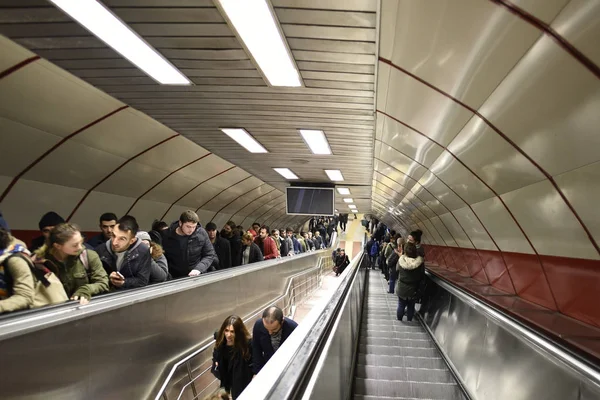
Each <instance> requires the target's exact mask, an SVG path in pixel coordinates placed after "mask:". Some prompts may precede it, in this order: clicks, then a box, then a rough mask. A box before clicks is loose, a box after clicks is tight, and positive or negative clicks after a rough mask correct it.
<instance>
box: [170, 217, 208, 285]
mask: <svg viewBox="0 0 600 400" xmlns="http://www.w3.org/2000/svg"><path fill="white" fill-rule="evenodd" d="M199 222H200V219H199V218H198V214H196V213H195V212H194V211H192V210H188V211H184V212H183V214H181V216H180V217H179V221H175V222H173V223H172V224H171V226H170V227H169V229H165V230H164V231H162V232H161V233H162V234H163V250H164V251H165V255H166V256H167V261H168V263H169V272H170V273H171V276H172V277H173V279H177V278H184V277H186V276H198V275H200V274H201V273H203V272H207V271H208V269H209V268H210V266H211V265H212V263H213V260H214V259H215V257H216V253H215V249H214V248H213V246H212V244H211V243H210V239H209V238H208V234H207V233H206V231H205V230H204V228H202V227H201V226H200V224H199Z"/></svg>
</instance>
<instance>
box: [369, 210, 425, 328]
mask: <svg viewBox="0 0 600 400" xmlns="http://www.w3.org/2000/svg"><path fill="white" fill-rule="evenodd" d="M363 226H365V228H367V229H369V230H371V232H372V235H371V238H370V240H369V241H368V242H367V243H366V245H365V249H364V251H365V253H366V254H368V255H369V266H370V268H373V269H380V270H381V273H382V274H383V275H384V277H385V279H386V281H387V282H388V284H389V286H388V293H390V294H396V295H397V296H398V308H397V311H396V318H397V319H398V321H402V319H403V318H404V314H405V313H406V320H407V321H412V319H413V317H414V315H415V304H416V302H417V300H418V298H419V297H420V296H421V295H422V291H423V287H422V285H423V283H424V282H425V249H424V248H423V246H422V245H421V237H422V235H423V232H422V231H421V230H420V229H417V230H415V231H412V232H410V234H409V235H408V237H407V239H406V240H405V239H404V238H403V237H402V236H401V235H400V234H399V233H397V232H396V231H394V230H391V231H390V230H388V229H387V227H386V226H385V225H384V224H382V223H380V222H379V221H377V220H375V219H373V220H371V221H370V222H368V221H366V220H365V221H363Z"/></svg>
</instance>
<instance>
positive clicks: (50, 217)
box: [38, 211, 65, 231]
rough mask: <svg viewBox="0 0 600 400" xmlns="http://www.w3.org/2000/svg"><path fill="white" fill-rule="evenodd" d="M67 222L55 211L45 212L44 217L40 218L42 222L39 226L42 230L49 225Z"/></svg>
mask: <svg viewBox="0 0 600 400" xmlns="http://www.w3.org/2000/svg"><path fill="white" fill-rule="evenodd" d="M63 222H65V220H64V218H63V217H61V216H60V215H58V214H57V213H55V212H54V211H50V212H47V213H46V214H44V216H43V217H42V219H40V223H39V224H38V226H39V227H40V231H41V230H42V229H44V228H45V227H47V226H56V225H59V224H62V223H63Z"/></svg>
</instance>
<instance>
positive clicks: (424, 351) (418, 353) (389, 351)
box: [358, 344, 439, 357]
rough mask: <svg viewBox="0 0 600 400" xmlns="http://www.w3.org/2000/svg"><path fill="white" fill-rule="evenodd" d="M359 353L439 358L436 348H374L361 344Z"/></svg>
mask: <svg viewBox="0 0 600 400" xmlns="http://www.w3.org/2000/svg"><path fill="white" fill-rule="evenodd" d="M358 351H359V353H363V354H376V355H388V356H404V357H407V356H408V357H439V353H438V351H437V349H436V348H431V347H429V348H420V347H394V346H389V345H386V346H374V345H370V344H360V345H359V346H358Z"/></svg>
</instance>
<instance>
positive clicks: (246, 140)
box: [221, 128, 268, 153]
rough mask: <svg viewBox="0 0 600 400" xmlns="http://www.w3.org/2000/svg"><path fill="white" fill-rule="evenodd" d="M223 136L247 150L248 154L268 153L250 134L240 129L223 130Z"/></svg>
mask: <svg viewBox="0 0 600 400" xmlns="http://www.w3.org/2000/svg"><path fill="white" fill-rule="evenodd" d="M221 131H223V133H224V134H226V135H227V136H229V137H230V138H232V139H233V140H235V141H236V142H238V143H239V145H240V146H242V147H243V148H245V149H246V150H248V151H249V152H250V153H268V151H267V149H265V148H264V147H263V146H262V144H260V143H258V141H257V140H256V139H254V138H253V137H252V136H250V134H249V133H248V132H247V131H246V130H245V129H241V128H223V129H221Z"/></svg>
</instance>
